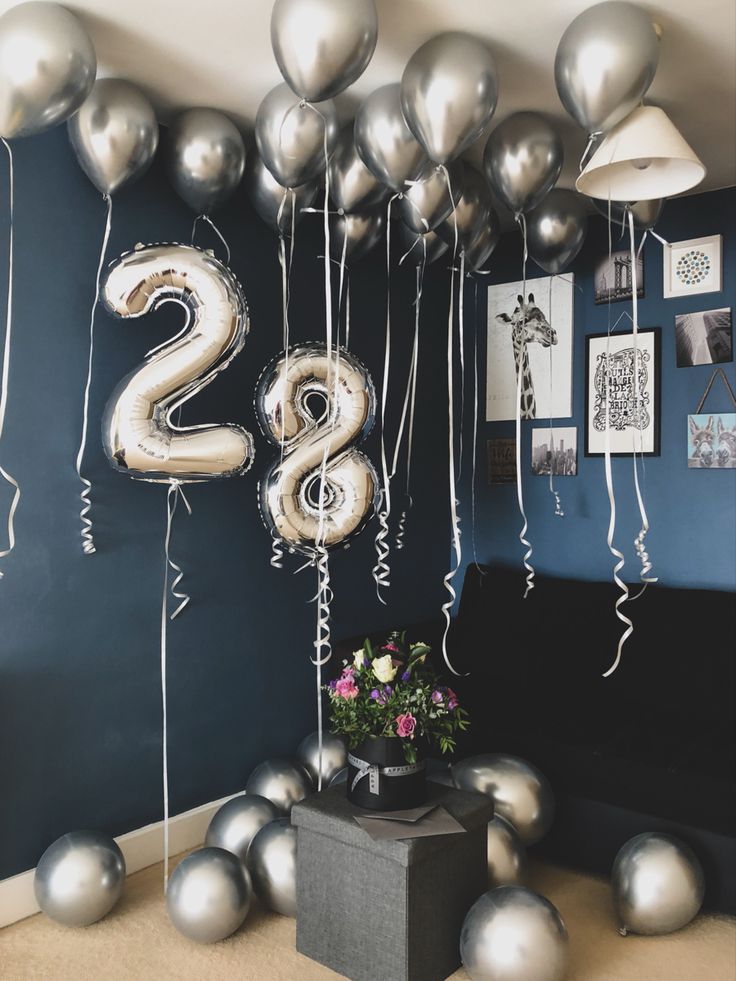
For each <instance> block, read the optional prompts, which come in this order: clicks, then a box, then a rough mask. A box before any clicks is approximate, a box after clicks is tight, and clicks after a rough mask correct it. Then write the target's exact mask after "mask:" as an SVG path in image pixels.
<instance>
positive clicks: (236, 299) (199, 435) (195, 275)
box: [102, 245, 253, 482]
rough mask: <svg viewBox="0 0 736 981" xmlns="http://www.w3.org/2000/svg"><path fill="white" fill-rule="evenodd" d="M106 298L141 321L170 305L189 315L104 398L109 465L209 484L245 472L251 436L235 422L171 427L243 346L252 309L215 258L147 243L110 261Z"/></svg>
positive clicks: (114, 309)
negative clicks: (183, 407)
mask: <svg viewBox="0 0 736 981" xmlns="http://www.w3.org/2000/svg"><path fill="white" fill-rule="evenodd" d="M102 298H103V302H104V304H105V306H106V307H107V309H108V311H109V312H110V313H113V314H115V315H116V316H118V317H121V318H125V319H127V318H134V317H142V316H144V315H145V314H147V313H148V312H149V311H151V310H155V309H156V308H157V307H158V306H159V305H160V304H162V303H166V302H176V303H179V304H180V305H181V306H183V307H184V308H185V310H186V311H187V314H188V321H187V324H186V325H185V327H184V329H183V330H182V331H180V333H179V334H178V335H177V336H176V337H175V338H174V339H173V340H171V341H168V342H166V343H165V344H163V345H161V346H159V347H158V348H155V349H154V350H153V351H152V352H150V353H149V355H148V357H147V358H146V359H145V361H144V362H143V364H142V365H140V367H138V368H136V369H135V370H134V371H132V372H131V373H130V374H128V375H127V376H126V377H125V378H123V379H122V381H120V383H119V384H118V386H117V388H116V389H115V391H114V392H113V393H112V395H111V396H110V398H109V400H108V403H107V407H106V408H105V412H104V416H103V422H102V436H103V443H104V447H105V452H106V454H107V457H108V460H109V461H110V464H111V465H112V466H113V468H114V469H115V470H117V471H118V472H119V473H124V474H127V475H128V476H130V477H138V478H141V479H143V480H150V481H159V482H169V481H170V480H171V479H172V478H174V479H176V480H178V481H182V482H192V481H200V480H212V479H216V478H221V477H230V476H234V475H240V474H243V473H245V471H246V470H247V469H248V468H249V466H250V464H251V462H252V459H253V440H252V437H251V435H250V433H248V432H246V430H245V429H243V428H242V427H241V426H236V425H234V424H225V425H209V424H207V425H204V424H202V425H197V426H189V427H179V426H177V427H175V426H174V425H173V424H172V422H171V414H172V412H173V411H174V410H175V409H176V408H177V407H178V406H179V405H182V403H184V402H186V401H187V399H189V398H191V396H193V395H194V394H196V393H197V392H200V391H201V390H202V389H203V388H205V387H206V386H207V385H209V384H210V382H211V381H212V380H213V379H214V378H215V376H216V375H217V374H218V373H219V372H220V371H222V370H223V369H224V368H226V367H227V366H228V365H229V364H230V362H231V361H232V359H233V358H234V357H235V355H236V354H237V353H238V352H239V351H240V350H241V349H242V347H243V345H244V344H245V338H246V334H247V332H248V327H249V320H248V307H247V305H246V302H245V297H244V296H243V291H242V289H241V288H240V285H239V283H238V281H237V280H236V279H235V277H234V276H233V274H232V273H231V272H230V270H229V269H227V268H226V267H225V266H224V265H223V264H222V263H221V262H219V261H218V260H217V259H216V258H215V257H214V256H213V255H211V254H210V253H207V252H203V251H202V250H201V249H197V248H195V247H193V246H188V245H148V246H140V247H138V248H136V249H135V250H134V251H133V252H128V253H126V254H125V255H123V256H121V258H120V259H117V260H116V261H115V262H113V263H112V265H111V267H110V269H109V271H108V273H107V277H106V280H105V283H104V285H103V289H102Z"/></svg>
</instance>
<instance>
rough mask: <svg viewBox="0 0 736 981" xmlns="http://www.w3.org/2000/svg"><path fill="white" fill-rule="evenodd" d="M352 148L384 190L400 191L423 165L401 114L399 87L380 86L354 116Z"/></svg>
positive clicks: (421, 154) (423, 156)
mask: <svg viewBox="0 0 736 981" xmlns="http://www.w3.org/2000/svg"><path fill="white" fill-rule="evenodd" d="M355 147H356V149H357V151H358V154H359V155H360V158H361V160H362V161H363V163H364V164H365V165H366V167H367V168H368V170H370V171H371V173H372V174H373V175H374V176H375V177H376V178H377V179H378V180H379V181H381V183H382V184H385V185H386V187H390V188H391V190H393V191H403V190H405V187H406V182H407V181H408V180H413V179H414V178H415V177H416V176H417V174H418V173H419V171H420V170H421V169H422V168H423V167H424V165H425V164H426V163H427V155H426V154H425V152H424V150H423V148H422V146H421V144H420V143H419V141H418V140H417V139H416V137H415V136H414V134H413V133H412V131H411V130H410V129H409V127H408V126H407V125H406V120H405V119H404V114H403V112H402V111H401V85H400V84H399V83H398V82H395V83H394V84H392V85H383V86H381V88H380V89H376V91H375V92H372V93H371V94H370V95H369V96H368V98H367V99H365V101H364V102H363V103H362V104H361V106H360V108H359V109H358V112H357V114H356V116H355Z"/></svg>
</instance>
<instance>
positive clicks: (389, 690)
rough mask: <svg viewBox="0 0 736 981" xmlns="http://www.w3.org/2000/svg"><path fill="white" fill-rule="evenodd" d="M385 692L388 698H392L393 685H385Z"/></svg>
mask: <svg viewBox="0 0 736 981" xmlns="http://www.w3.org/2000/svg"><path fill="white" fill-rule="evenodd" d="M383 691H384V694H385V695H386V698H391V696H392V695H393V693H394V690H393V688H392V687H391V685H384V686H383Z"/></svg>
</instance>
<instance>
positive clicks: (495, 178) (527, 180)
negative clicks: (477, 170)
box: [483, 112, 564, 215]
mask: <svg viewBox="0 0 736 981" xmlns="http://www.w3.org/2000/svg"><path fill="white" fill-rule="evenodd" d="M563 160H564V149H563V146H562V140H561V138H560V135H559V133H558V132H557V130H556V129H555V128H554V126H552V125H551V124H550V123H549V122H548V121H547V120H546V119H545V118H544V116H541V115H540V114H539V113H537V112H515V113H513V114H512V115H511V116H507V117H506V119H504V121H503V122H502V123H500V124H499V125H498V126H496V128H495V129H494V130H493V132H492V133H491V135H490V137H489V138H488V142H487V143H486V148H485V150H484V152H483V166H484V168H485V172H486V177H487V178H488V182H489V184H490V185H491V187H492V188H493V190H494V192H495V193H496V194H497V195H498V197H499V198H500V200H501V201H502V202H503V203H504V204H505V205H506V207H507V208H508V209H509V211H511V212H513V214H514V215H519V214H522V213H526V212H527V211H531V209H532V208H534V207H536V206H537V205H538V204H539V202H540V201H541V200H542V199H543V198H544V196H545V195H546V194H547V192H548V191H549V190H550V188H552V187H553V186H554V184H555V181H556V180H557V178H558V177H559V176H560V171H561V170H562V163H563Z"/></svg>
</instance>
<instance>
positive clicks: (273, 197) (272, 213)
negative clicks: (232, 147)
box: [245, 148, 318, 236]
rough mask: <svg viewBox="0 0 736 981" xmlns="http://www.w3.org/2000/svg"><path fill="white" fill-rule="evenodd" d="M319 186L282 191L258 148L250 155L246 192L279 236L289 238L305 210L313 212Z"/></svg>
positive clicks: (309, 184)
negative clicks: (311, 209)
mask: <svg viewBox="0 0 736 981" xmlns="http://www.w3.org/2000/svg"><path fill="white" fill-rule="evenodd" d="M317 190H318V188H317V184H316V182H315V181H309V182H307V183H306V184H301V185H300V186H299V187H283V185H281V184H279V182H278V181H277V180H276V178H275V177H274V176H273V174H272V173H271V171H270V170H269V169H268V167H267V166H266V165H265V164H264V162H263V161H262V160H261V155H260V153H259V152H258V150H256V149H255V148H254V149H252V150H251V151H250V152H249V153H248V158H247V160H246V161H245V191H246V194H247V195H248V200H249V201H250V203H251V204H252V205H253V207H254V208H255V210H256V211H257V213H258V215H259V216H260V217H261V218H262V219H263V220H264V221H265V223H266V224H267V225H268V226H269V228H272V229H273V231H275V232H277V233H278V234H280V235H287V236H288V235H290V234H291V226H292V208H293V209H294V221H293V224H294V225H297V224H298V223H299V222H300V221H301V219H302V217H303V214H302V209H303V208H310V207H311V206H312V204H313V203H314V199H315V198H316V197H317Z"/></svg>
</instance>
